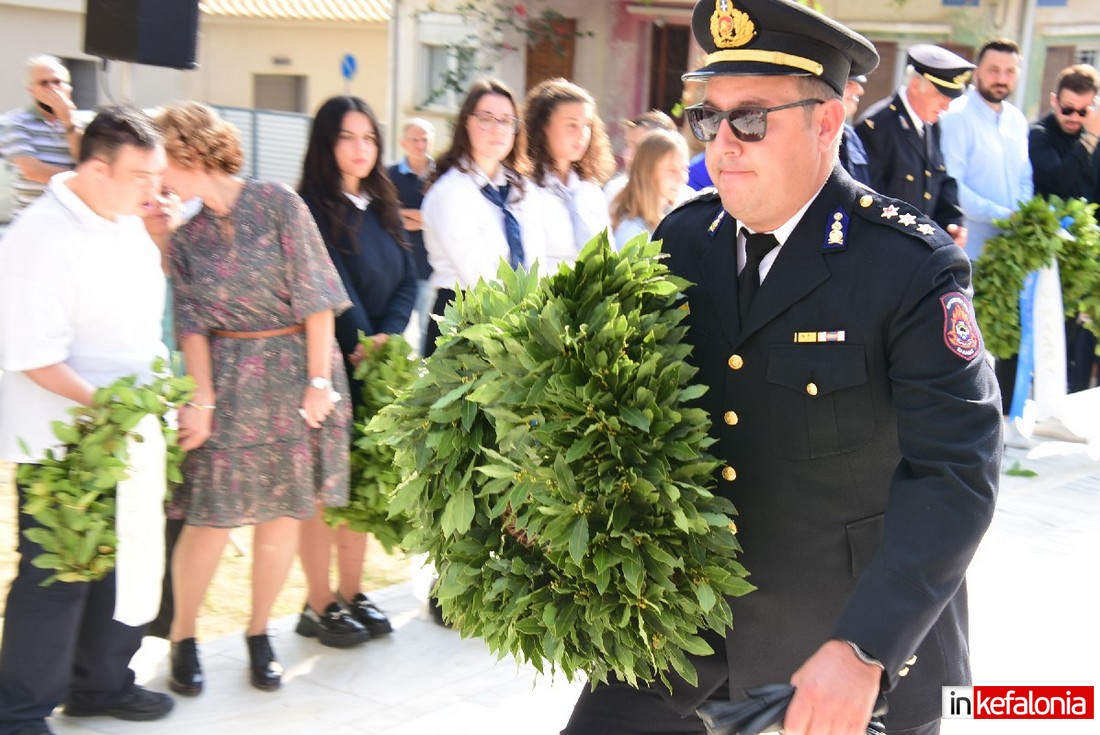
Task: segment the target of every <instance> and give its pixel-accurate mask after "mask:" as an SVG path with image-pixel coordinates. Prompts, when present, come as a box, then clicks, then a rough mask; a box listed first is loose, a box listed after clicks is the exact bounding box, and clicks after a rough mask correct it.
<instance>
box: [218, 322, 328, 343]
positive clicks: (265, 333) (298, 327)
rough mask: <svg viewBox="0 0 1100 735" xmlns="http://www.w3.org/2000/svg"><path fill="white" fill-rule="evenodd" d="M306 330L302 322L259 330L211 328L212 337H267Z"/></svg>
mask: <svg viewBox="0 0 1100 735" xmlns="http://www.w3.org/2000/svg"><path fill="white" fill-rule="evenodd" d="M304 331H306V325H304V324H292V325H291V326H289V327H279V328H278V329H264V330H261V331H259V332H227V331H225V330H224V329H211V330H210V336H212V337H229V338H230V339H266V338H267V337H282V336H284V335H287V334H297V333H298V332H304Z"/></svg>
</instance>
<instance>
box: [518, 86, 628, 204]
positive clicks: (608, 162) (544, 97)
mask: <svg viewBox="0 0 1100 735" xmlns="http://www.w3.org/2000/svg"><path fill="white" fill-rule="evenodd" d="M566 102H580V103H583V104H585V105H588V106H590V107H591V108H592V138H591V139H590V140H589V143H588V150H586V151H585V152H584V156H583V157H582V158H581V159H580V160H579V161H574V162H573V163H572V164H571V166H572V168H573V170H574V171H576V172H577V176H579V177H580V179H581V180H582V181H592V182H595V183H597V184H600V185H601V186H602V185H603V184H604V183H605V182H606V181H607V179H608V177H609V176H611V173H612V171H613V170H614V168H615V159H614V158H613V157H612V156H611V144H610V142H609V141H608V138H607V129H606V128H605V127H604V124H603V121H602V120H601V119H600V116H599V115H598V114H596V101H595V100H594V99H592V95H590V94H589V93H588V91H587V90H586V89H584V88H583V87H580V86H578V85H576V84H574V83H573V82H570V81H568V80H566V79H560V78H559V79H547V80H546V81H544V82H540V83H539V84H537V85H535V86H534V87H532V88H531V91H530V92H529V93H528V94H527V102H526V104H525V107H526V110H527V114H526V121H525V127H526V128H527V157H528V158H529V159H530V161H531V166H532V169H533V171H532V178H534V180H535V181H538V182H541V181H542V180H543V179H544V178H545V177H546V174H547V173H549V172H552V171H554V170H555V168H556V167H555V166H554V157H553V154H552V153H551V152H550V141H549V140H548V139H547V137H546V126H547V125H549V124H550V117H551V116H552V115H553V114H554V110H555V109H557V107H558V105H560V104H562V103H566Z"/></svg>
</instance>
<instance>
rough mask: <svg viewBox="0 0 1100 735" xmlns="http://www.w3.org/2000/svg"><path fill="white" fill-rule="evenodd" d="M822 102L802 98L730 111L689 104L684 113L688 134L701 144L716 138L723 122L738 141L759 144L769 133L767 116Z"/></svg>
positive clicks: (736, 108) (821, 102)
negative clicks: (777, 104)
mask: <svg viewBox="0 0 1100 735" xmlns="http://www.w3.org/2000/svg"><path fill="white" fill-rule="evenodd" d="M824 102H825V100H816V99H805V100H799V101H798V102H792V103H790V104H789V105H779V106H778V107H735V108H733V109H732V110H716V109H714V108H713V107H707V106H706V105H692V106H691V107H688V108H687V109H686V110H684V114H685V115H687V121H688V125H689V126H691V133H692V135H694V136H695V137H696V138H698V139H699V140H701V141H702V142H704V143H709V142H711V141H712V140H714V139H715V138H716V137H718V127H719V126H720V125H721V124H722V121H723V120H725V121H726V122H728V123H729V124H730V130H732V131H733V134H734V135H735V136H736V137H737V139H738V140H740V141H742V142H745V143H759V142H760V141H762V140H764V136H765V135H767V134H768V113H769V112H778V111H779V110H789V109H791V108H794V107H806V106H807V105H820V104H823V103H824Z"/></svg>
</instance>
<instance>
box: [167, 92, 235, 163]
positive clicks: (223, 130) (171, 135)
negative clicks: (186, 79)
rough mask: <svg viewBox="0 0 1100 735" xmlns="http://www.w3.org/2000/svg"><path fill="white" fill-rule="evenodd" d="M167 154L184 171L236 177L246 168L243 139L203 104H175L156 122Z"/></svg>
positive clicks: (233, 128) (232, 127) (231, 126)
mask: <svg viewBox="0 0 1100 735" xmlns="http://www.w3.org/2000/svg"><path fill="white" fill-rule="evenodd" d="M153 122H154V124H155V125H156V126H157V128H158V129H159V130H160V132H161V134H162V135H163V136H164V151H165V153H167V154H168V157H169V158H170V159H172V161H173V162H174V163H176V164H178V165H179V166H180V167H181V168H186V169H193V168H199V169H202V170H204V171H213V170H217V171H224V172H225V173H227V174H235V173H237V172H238V171H240V170H241V166H243V165H244V151H243V150H242V149H241V136H240V134H239V133H238V132H237V128H235V127H234V126H233V125H231V124H230V123H227V122H226V121H225V120H223V119H222V118H221V117H219V116H218V113H217V112H215V111H214V110H213V108H211V107H209V106H208V105H204V104H203V103H201V102H190V101H188V102H173V103H172V104H170V105H168V106H167V107H164V108H163V109H161V111H160V112H159V113H157V116H156V117H155V118H154V119H153Z"/></svg>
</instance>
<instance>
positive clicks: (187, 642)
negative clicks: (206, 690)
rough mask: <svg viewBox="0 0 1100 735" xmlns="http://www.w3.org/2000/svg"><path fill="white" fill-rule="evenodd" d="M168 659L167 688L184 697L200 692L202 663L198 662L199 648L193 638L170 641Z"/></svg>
mask: <svg viewBox="0 0 1100 735" xmlns="http://www.w3.org/2000/svg"><path fill="white" fill-rule="evenodd" d="M170 661H171V673H170V675H169V677H168V688H169V689H171V690H172V691H173V692H175V693H176V694H182V695H183V696H185V697H194V696H196V695H198V694H201V693H202V684H203V676H202V665H201V664H200V663H199V649H198V644H197V643H196V642H195V639H194V638H184V639H183V640H182V641H177V642H174V643H172V647H171V655H170Z"/></svg>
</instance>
